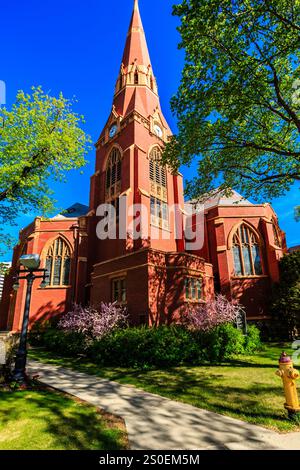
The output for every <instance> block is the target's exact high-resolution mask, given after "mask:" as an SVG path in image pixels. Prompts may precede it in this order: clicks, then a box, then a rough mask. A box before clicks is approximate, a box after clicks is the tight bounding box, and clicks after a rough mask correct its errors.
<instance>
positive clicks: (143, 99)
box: [100, 0, 172, 142]
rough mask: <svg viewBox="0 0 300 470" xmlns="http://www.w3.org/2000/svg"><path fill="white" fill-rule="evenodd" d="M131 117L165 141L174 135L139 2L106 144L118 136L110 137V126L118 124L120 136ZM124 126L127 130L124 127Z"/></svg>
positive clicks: (129, 35) (133, 18) (133, 17)
mask: <svg viewBox="0 0 300 470" xmlns="http://www.w3.org/2000/svg"><path fill="white" fill-rule="evenodd" d="M131 114H135V115H136V116H140V118H142V119H146V120H147V122H148V123H149V130H150V133H155V130H154V128H156V134H157V133H159V137H160V138H161V139H162V140H164V141H165V142H166V141H167V139H168V136H170V135H171V134H172V133H171V130H170V128H169V126H168V123H167V122H166V120H165V118H164V116H163V113H162V111H161V106H160V102H159V97H158V90H157V84H156V79H155V76H154V74H153V70H152V65H151V60H150V56H149V51H148V46H147V41H146V36H145V32H144V28H143V23H142V20H141V15H140V10H139V4H138V0H134V5H133V12H132V16H131V20H130V24H129V29H128V33H127V38H126V43H125V48H124V52H123V57H122V62H121V67H120V72H119V76H118V79H117V83H116V87H115V93H114V99H113V108H112V112H111V115H110V117H109V119H108V121H107V123H106V125H105V128H104V129H103V131H102V133H101V136H100V138H102V137H103V136H105V142H107V141H108V140H109V138H111V139H113V138H115V136H116V134H115V133H114V132H111V134H110V130H111V126H112V125H113V123H115V124H116V126H115V127H114V129H115V128H117V129H118V132H117V134H118V133H119V131H120V130H121V121H124V120H125V119H126V118H127V117H129V115H131ZM124 122H125V121H124ZM157 125H158V126H159V128H160V131H159V130H158V127H157ZM155 126H156V127H155ZM122 127H123V128H124V126H122ZM109 135H110V136H111V137H109Z"/></svg>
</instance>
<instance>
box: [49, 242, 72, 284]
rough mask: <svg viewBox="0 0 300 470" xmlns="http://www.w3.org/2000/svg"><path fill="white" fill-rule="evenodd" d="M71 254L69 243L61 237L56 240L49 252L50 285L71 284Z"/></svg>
mask: <svg viewBox="0 0 300 470" xmlns="http://www.w3.org/2000/svg"><path fill="white" fill-rule="evenodd" d="M70 265H71V254H70V249H69V246H68V244H67V243H66V242H65V240H63V239H62V238H61V237H59V238H57V239H56V240H54V242H53V243H52V245H51V246H50V248H49V249H48V252H47V258H46V269H47V274H48V275H49V277H48V278H47V280H46V282H47V284H48V285H49V286H68V285H69V284H70Z"/></svg>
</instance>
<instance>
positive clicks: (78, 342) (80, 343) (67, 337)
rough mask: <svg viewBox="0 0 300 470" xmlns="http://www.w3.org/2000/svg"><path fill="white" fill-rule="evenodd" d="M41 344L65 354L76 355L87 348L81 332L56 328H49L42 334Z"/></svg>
mask: <svg viewBox="0 0 300 470" xmlns="http://www.w3.org/2000/svg"><path fill="white" fill-rule="evenodd" d="M43 345H44V346H45V347H46V348H47V349H50V350H51V351H55V352H57V353H58V354H61V355H65V356H77V355H78V354H83V353H85V351H86V350H87V347H88V345H87V342H86V339H85V337H84V336H83V335H82V334H81V333H73V332H68V333H66V332H64V331H61V330H57V329H49V330H47V331H46V332H45V333H44V334H43Z"/></svg>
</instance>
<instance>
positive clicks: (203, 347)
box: [42, 324, 260, 368]
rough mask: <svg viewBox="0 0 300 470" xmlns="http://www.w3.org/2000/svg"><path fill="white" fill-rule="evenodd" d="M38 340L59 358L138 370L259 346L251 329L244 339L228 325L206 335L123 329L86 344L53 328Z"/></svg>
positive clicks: (178, 329) (214, 358)
mask: <svg viewBox="0 0 300 470" xmlns="http://www.w3.org/2000/svg"><path fill="white" fill-rule="evenodd" d="M42 337H43V344H44V346H45V347H46V348H48V349H50V350H52V351H55V352H57V353H58V354H61V355H66V356H77V355H78V354H83V353H85V354H86V355H87V356H88V357H89V358H90V359H91V360H92V361H93V362H95V363H96V364H99V365H100V364H101V365H105V366H118V367H139V368H146V367H172V366H179V365H182V364H191V365H201V364H203V363H205V362H210V363H220V362H222V361H224V360H227V359H229V358H230V357H232V356H233V355H236V354H251V353H252V352H254V351H255V350H256V349H257V348H258V347H259V346H260V339H259V330H258V329H257V328H256V327H255V326H250V327H249V335H248V336H244V335H243V333H242V332H241V331H240V330H237V329H236V328H235V327H234V326H233V325H231V324H223V325H219V326H218V327H216V328H214V329H213V330H210V331H206V332H203V331H202V332H201V331H196V330H194V331H192V330H189V329H186V328H184V327H183V326H178V325H172V326H160V327H158V328H148V327H145V326H144V327H135V328H124V329H118V330H115V331H113V332H112V333H110V334H107V335H106V336H104V337H102V338H101V339H98V340H95V341H91V342H89V343H88V342H87V340H86V339H85V338H84V336H83V335H81V334H79V333H71V332H68V333H67V332H64V331H61V330H57V329H49V330H48V331H46V332H45V333H43V335H42Z"/></svg>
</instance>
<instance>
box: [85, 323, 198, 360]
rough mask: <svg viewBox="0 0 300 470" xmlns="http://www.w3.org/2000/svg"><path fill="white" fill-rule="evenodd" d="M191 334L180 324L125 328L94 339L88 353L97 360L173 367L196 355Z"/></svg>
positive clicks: (194, 343) (195, 345)
mask: <svg viewBox="0 0 300 470" xmlns="http://www.w3.org/2000/svg"><path fill="white" fill-rule="evenodd" d="M197 349H198V348H197V344H196V342H195V340H194V338H193V334H192V333H191V332H189V331H188V330H186V329H184V328H183V327H180V326H170V327H167V326H161V327H159V328H147V327H139V328H126V329H121V330H116V331H114V332H113V333H112V334H110V335H107V336H105V337H104V338H102V339H100V340H98V341H95V342H94V343H93V344H92V346H91V347H90V348H89V351H88V354H89V356H90V357H91V358H92V359H93V360H96V362H97V363H102V364H110V365H119V366H124V367H135V366H139V367H140V366H142V367H144V366H146V365H151V366H153V365H155V366H172V365H179V364H182V363H184V362H186V361H194V360H195V359H196V358H197V355H199V354H198V350H197Z"/></svg>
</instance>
